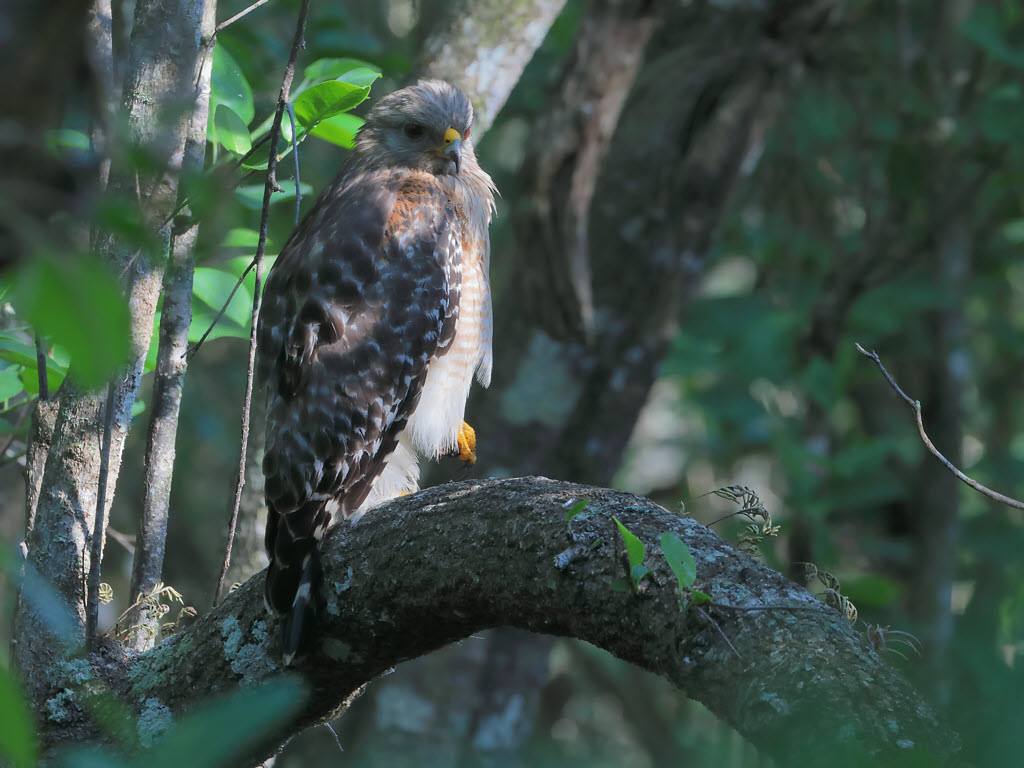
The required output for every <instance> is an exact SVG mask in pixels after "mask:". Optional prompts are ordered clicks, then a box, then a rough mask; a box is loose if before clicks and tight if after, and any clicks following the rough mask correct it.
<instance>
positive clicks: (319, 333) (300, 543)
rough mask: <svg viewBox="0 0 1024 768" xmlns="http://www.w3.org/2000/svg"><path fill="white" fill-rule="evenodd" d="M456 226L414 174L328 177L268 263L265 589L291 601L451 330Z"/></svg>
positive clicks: (263, 337) (280, 603)
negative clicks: (333, 520)
mask: <svg viewBox="0 0 1024 768" xmlns="http://www.w3.org/2000/svg"><path fill="white" fill-rule="evenodd" d="M459 227H460V225H459V222H458V219H457V217H456V216H455V213H454V211H453V209H452V207H451V205H450V204H449V202H448V200H447V198H446V196H445V195H444V193H443V191H442V190H441V189H440V188H439V187H438V186H437V185H436V183H432V182H431V181H429V180H427V179H425V178H423V177H421V176H409V175H400V174H388V175H384V176H383V177H382V176H366V177H360V178H356V179H354V180H350V181H345V180H342V181H339V182H336V183H335V184H334V185H332V186H331V187H330V188H329V189H328V190H327V191H325V193H324V195H322V196H321V199H320V200H318V202H317V204H316V207H315V209H314V211H313V212H312V213H311V215H310V216H309V217H308V218H307V220H306V222H305V223H304V226H303V227H301V228H300V229H299V230H298V231H296V233H295V235H294V236H293V237H292V238H291V240H290V241H289V243H288V244H287V245H286V247H285V249H284V251H283V252H282V255H281V257H280V258H279V259H278V262H277V263H276V264H275V265H274V268H273V270H272V271H271V274H270V277H269V279H268V281H267V287H266V290H265V292H264V309H263V317H262V318H261V323H260V329H259V342H260V355H261V358H260V366H259V371H260V376H261V378H262V380H264V381H265V382H266V383H267V385H268V390H269V391H268V415H267V445H266V453H265V457H264V462H263V471H264V475H265V477H266V496H267V503H268V507H269V509H270V515H269V518H268V522H267V536H266V544H267V550H268V553H269V554H270V557H271V570H270V573H269V574H268V579H267V600H268V603H269V604H270V606H271V607H272V608H274V609H275V610H277V611H286V610H288V608H289V607H290V606H291V604H292V599H293V598H294V596H295V592H296V590H297V589H298V588H299V585H300V582H301V575H300V574H301V572H302V571H303V568H304V560H305V558H306V556H307V555H309V554H310V553H312V552H314V551H315V549H316V545H317V543H318V541H319V539H320V538H321V537H322V535H323V532H324V531H325V530H326V527H327V526H328V525H329V523H330V513H329V512H328V502H330V501H334V502H336V503H337V505H338V507H340V509H341V511H342V512H343V513H345V514H350V513H352V512H354V511H355V510H356V509H357V508H358V507H359V505H360V504H362V503H363V501H364V500H365V498H366V496H367V494H368V493H369V491H370V489H371V487H372V485H373V481H374V480H375V479H376V478H377V476H378V475H379V474H380V473H381V471H382V470H383V468H384V466H385V463H386V461H387V457H388V456H389V455H390V453H391V452H392V451H393V450H394V448H395V446H396V445H397V443H398V438H399V435H400V434H401V431H402V429H403V428H404V427H405V424H406V422H407V420H408V418H409V416H410V415H411V413H412V411H413V409H414V408H415V406H416V403H417V401H418V398H419V393H420V388H421V387H422V383H423V379H424V377H425V373H426V369H427V365H428V363H429V361H430V359H431V358H432V357H433V356H434V355H435V354H439V353H441V352H442V351H443V350H444V349H445V348H446V347H447V345H449V344H450V343H451V339H452V338H454V334H455V325H456V323H457V320H458V290H459V282H460V280H459V275H460V269H461V250H460V245H459V244H460V229H459Z"/></svg>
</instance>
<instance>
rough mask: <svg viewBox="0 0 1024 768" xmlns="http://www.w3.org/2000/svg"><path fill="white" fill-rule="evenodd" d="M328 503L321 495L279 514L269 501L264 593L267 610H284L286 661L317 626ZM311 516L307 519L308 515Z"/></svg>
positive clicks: (293, 655)
mask: <svg viewBox="0 0 1024 768" xmlns="http://www.w3.org/2000/svg"><path fill="white" fill-rule="evenodd" d="M324 506H325V504H324V502H323V501H318V502H312V503H310V502H307V503H306V504H304V505H303V506H301V507H299V509H297V510H295V511H294V512H292V513H290V514H287V515H279V514H278V513H277V512H276V511H275V510H274V508H273V505H268V507H269V509H268V512H269V513H268V516H267V536H266V539H267V541H266V544H267V552H268V554H269V555H270V569H269V570H268V571H267V579H266V584H265V590H264V597H265V600H266V603H267V608H268V610H270V611H273V612H274V613H275V614H278V615H282V614H283V615H284V622H283V625H282V632H281V645H282V656H283V660H284V663H285V665H286V666H287V665H288V664H290V663H291V662H292V659H293V658H294V657H295V656H296V655H297V654H298V653H300V652H301V651H304V650H305V647H306V645H308V642H309V640H310V638H311V637H312V635H313V634H314V628H315V626H316V618H317V614H318V613H319V608H320V605H319V603H320V598H321V596H320V585H321V582H322V581H323V570H322V567H321V565H320V552H319V544H320V539H321V538H322V536H323V530H322V529H325V528H326V527H327V526H326V525H325V524H324V523H325V520H326V519H329V516H327V515H326V512H325V510H324ZM307 517H308V518H309V520H308V521H307V520H304V518H307ZM320 518H324V520H321V519H320Z"/></svg>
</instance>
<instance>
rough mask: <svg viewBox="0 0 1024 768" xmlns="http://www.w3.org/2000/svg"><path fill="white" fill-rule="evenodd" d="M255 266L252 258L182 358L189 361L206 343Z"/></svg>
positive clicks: (254, 259)
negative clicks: (206, 326) (221, 304)
mask: <svg viewBox="0 0 1024 768" xmlns="http://www.w3.org/2000/svg"><path fill="white" fill-rule="evenodd" d="M261 243H262V241H261ZM264 247H265V246H264ZM255 266H256V257H254V258H253V260H252V261H251V262H249V266H248V267H246V268H245V271H244V272H242V274H241V275H239V276H238V280H236V281H235V287H234V288H232V289H231V293H229V294H228V297H227V299H226V300H225V301H224V305H223V306H222V307H221V308H220V311H218V312H217V315H216V316H215V317H214V318H213V320H212V321H211V322H210V327H209V328H207V329H206V330H205V331H203V335H202V336H200V337H199V341H197V342H196V343H195V344H193V345H192V346H191V347H189V348H188V349H186V350H185V351H184V352H182V357H187V358H188V359H189V360H191V359H192V357H193V356H194V355H195V353H196V352H198V351H199V348H200V347H201V346H203V342H205V341H206V337H207V336H209V335H210V333H211V332H212V331H213V329H214V326H216V325H217V323H218V322H220V319H221V318H222V317H224V313H225V312H227V310H228V305H229V304H230V303H231V300H232V299H234V298H235V294H236V293H237V292H238V286H240V285H241V284H242V281H243V280H245V276H246V275H248V274H249V272H251V271H252V268H253V267H255Z"/></svg>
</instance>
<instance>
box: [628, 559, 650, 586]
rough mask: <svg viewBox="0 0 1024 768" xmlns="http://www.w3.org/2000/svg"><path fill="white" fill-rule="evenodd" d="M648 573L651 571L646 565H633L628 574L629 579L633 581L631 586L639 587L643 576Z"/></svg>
mask: <svg viewBox="0 0 1024 768" xmlns="http://www.w3.org/2000/svg"><path fill="white" fill-rule="evenodd" d="M650 572H651V569H650V568H648V567H647V566H646V565H643V564H638V565H634V566H633V568H632V569H631V570H630V572H629V576H630V578H631V579H633V585H634V586H637V585H639V584H640V580H641V579H642V578H643V577H644V576H646V575H647V574H649V573H650Z"/></svg>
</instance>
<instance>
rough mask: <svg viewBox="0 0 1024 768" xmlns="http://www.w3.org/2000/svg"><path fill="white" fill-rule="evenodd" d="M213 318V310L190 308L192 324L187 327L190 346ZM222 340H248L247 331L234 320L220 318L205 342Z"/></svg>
mask: <svg viewBox="0 0 1024 768" xmlns="http://www.w3.org/2000/svg"><path fill="white" fill-rule="evenodd" d="M215 316H216V313H215V312H214V311H213V310H210V309H205V308H203V307H202V306H196V307H193V308H192V324H191V325H190V326H189V327H188V340H189V343H190V344H195V343H196V342H197V341H199V339H200V338H202V336H203V334H204V333H206V329H207V328H209V327H210V323H212V322H213V318H214V317H215ZM223 338H232V339H248V338H249V329H248V328H243V327H242V326H240V325H239V324H238V323H236V322H235V321H234V320H230V319H228V318H227V317H222V318H221V319H220V320H219V321H217V325H215V326H214V327H213V330H212V331H210V335H209V336H207V337H206V340H207V341H213V340H214V339H223Z"/></svg>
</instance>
